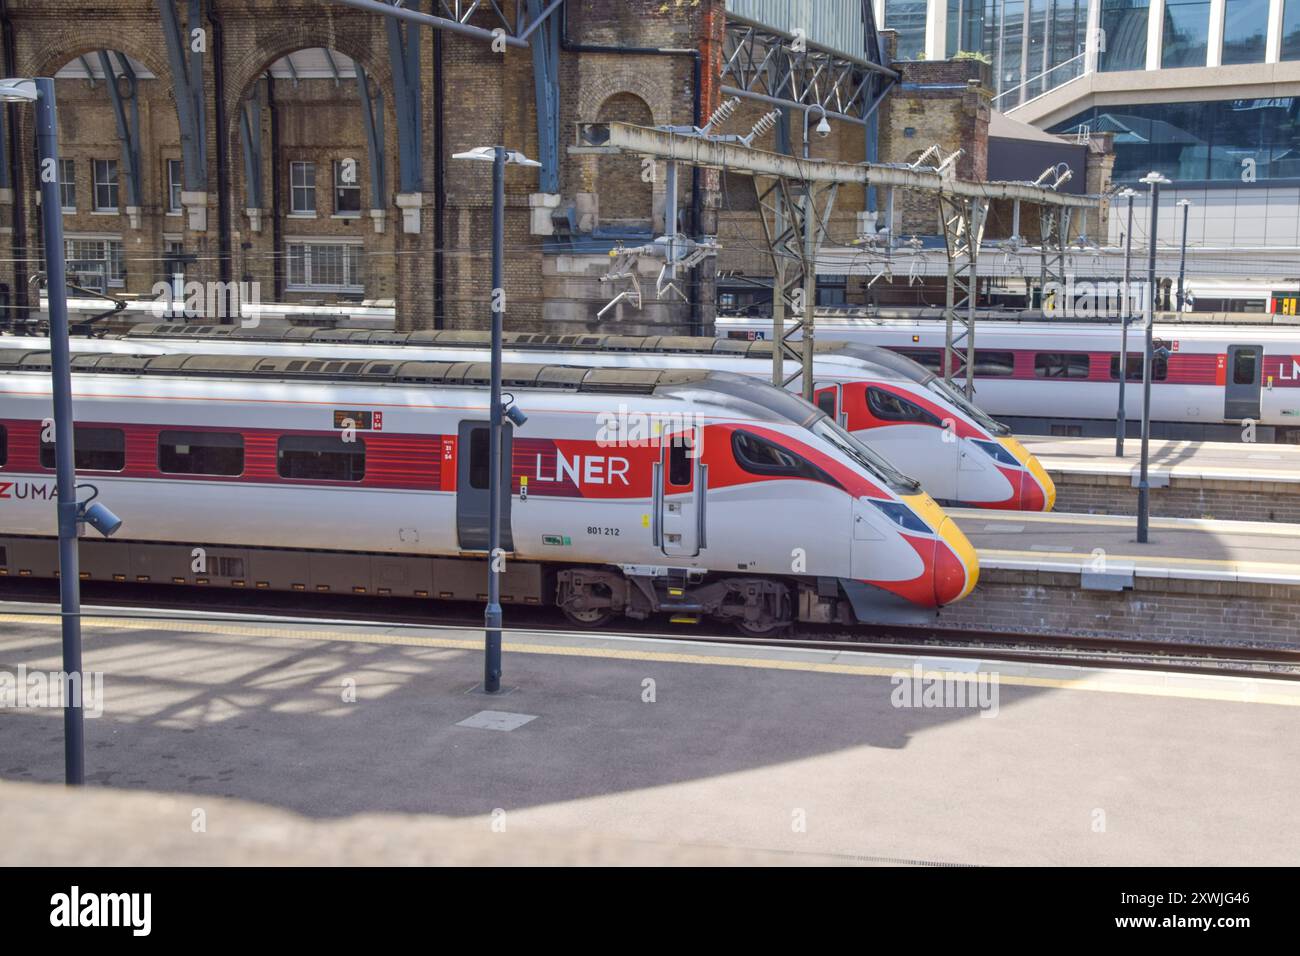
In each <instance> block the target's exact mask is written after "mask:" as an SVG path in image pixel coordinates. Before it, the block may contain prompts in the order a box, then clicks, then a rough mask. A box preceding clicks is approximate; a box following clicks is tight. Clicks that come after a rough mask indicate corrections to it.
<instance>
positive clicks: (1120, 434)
mask: <svg viewBox="0 0 1300 956" xmlns="http://www.w3.org/2000/svg"><path fill="white" fill-rule="evenodd" d="M1133 196H1134V193H1133V190H1131V189H1130V190H1129V191H1128V225H1127V226H1126V227H1125V232H1124V288H1123V302H1122V310H1121V312H1120V331H1119V409H1118V410H1117V411H1116V413H1115V455H1116V457H1118V458H1123V457H1124V435H1125V432H1127V431H1128V421H1127V418H1126V411H1127V409H1126V406H1125V404H1124V383H1125V382H1127V381H1128V324H1129V321H1130V320H1131V319H1132V318H1133V315H1132V306H1133V302H1132V299H1131V298H1130V297H1129V296H1130V291H1129V280H1130V278H1131V276H1132V266H1133Z"/></svg>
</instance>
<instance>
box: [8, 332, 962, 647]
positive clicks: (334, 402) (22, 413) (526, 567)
mask: <svg viewBox="0 0 1300 956" xmlns="http://www.w3.org/2000/svg"><path fill="white" fill-rule="evenodd" d="M11 342H12V340H0V574H5V575H10V576H33V577H51V576H53V574H54V571H55V568H56V567H57V559H56V554H55V547H54V539H53V535H54V532H55V510H54V507H53V502H52V498H53V494H54V475H53V446H52V445H50V444H48V443H46V442H44V441H43V440H42V439H43V425H42V423H43V421H44V420H46V419H48V418H49V416H50V414H51V397H50V384H49V371H48V361H49V355H48V352H45V351H33V350H31V349H25V348H12V347H9V348H5V347H4V346H5V345H9V344H10V343H11ZM317 366H319V367H317ZM486 377H487V367H486V366H485V365H481V364H475V363H470V362H455V363H453V362H424V361H397V362H395V361H391V360H381V359H356V360H347V361H339V362H337V363H336V362H325V361H313V360H306V359H303V358H291V357H287V356H236V355H193V356H182V355H157V356H132V355H121V354H111V353H104V354H93V353H90V354H88V353H79V354H77V355H75V356H74V376H73V389H74V411H75V414H76V418H77V422H78V426H77V431H76V448H75V454H76V462H77V469H78V481H79V482H80V483H83V484H90V485H94V486H95V488H96V489H97V490H98V493H99V495H100V496H101V498H102V500H103V501H105V502H106V503H107V504H108V505H110V506H111V507H112V509H113V510H114V511H115V512H116V513H117V514H118V515H120V516H121V518H122V519H123V525H122V529H121V531H120V532H119V533H118V535H117V537H116V538H114V539H112V540H107V541H100V540H94V539H87V540H84V541H83V542H82V556H83V565H82V566H83V574H84V575H85V576H87V577H90V578H93V579H102V580H114V581H150V582H164V583H165V582H171V583H176V584H190V585H200V586H202V585H207V586H211V587H233V588H241V587H243V588H249V589H269V590H293V591H322V592H323V591H333V592H339V591H342V592H349V593H359V594H373V595H379V596H387V595H393V596H407V597H411V596H414V597H428V598H442V599H465V600H476V599H481V597H482V595H483V592H484V591H485V590H486V588H485V581H484V579H485V570H486V569H485V565H484V563H483V559H484V554H483V552H485V550H486V546H487V513H488V484H489V482H488V464H487V462H488V434H489V432H488V425H487V417H488V415H487V407H486V405H487V399H488V391H487V388H486ZM505 378H506V385H507V388H508V390H509V392H510V393H511V396H512V400H513V402H514V404H515V405H517V406H518V407H519V408H520V409H522V410H523V411H524V412H525V413H526V415H527V421H526V423H525V424H524V425H523V427H522V428H519V429H511V428H507V435H506V444H507V447H506V455H505V458H504V461H506V462H507V463H508V466H509V476H508V477H509V488H510V492H509V495H508V496H507V498H506V500H505V501H504V502H503V516H504V517H503V520H504V524H505V527H504V534H503V545H504V547H505V549H506V550H507V551H508V552H509V553H510V557H509V560H508V562H507V567H506V571H505V578H504V580H503V586H502V596H503V600H504V601H506V602H516V603H518V602H524V603H539V604H543V603H544V604H551V603H554V604H556V605H558V606H559V607H560V608H561V609H563V611H564V612H565V613H566V614H567V615H568V616H569V617H570V618H571V619H573V620H574V621H577V622H580V623H582V624H586V625H599V624H602V623H604V622H605V621H607V620H609V619H610V618H612V617H613V616H614V615H616V614H619V613H623V614H628V615H631V616H633V617H641V618H643V617H647V616H649V615H651V614H655V613H668V614H672V615H675V616H686V617H688V618H694V619H699V618H701V617H704V616H709V617H713V618H716V619H721V620H726V621H730V622H733V623H735V624H736V625H738V626H739V627H741V628H742V629H744V630H746V631H748V632H751V633H755V634H762V633H770V632H772V631H774V630H777V629H780V628H782V627H784V626H786V625H788V624H790V623H792V622H794V621H810V622H823V623H831V622H843V623H852V622H854V621H882V620H914V619H920V618H924V617H926V616H932V615H933V609H934V608H936V607H938V606H940V605H943V604H947V603H949V602H952V601H956V600H958V599H960V598H962V597H964V596H965V595H966V594H968V593H969V592H970V590H971V588H972V587H973V586H974V584H975V581H976V578H977V575H978V562H977V559H976V556H975V552H974V550H973V548H972V547H971V545H970V543H969V542H968V541H967V540H966V538H965V536H964V535H963V534H962V533H961V531H960V530H958V528H957V527H956V525H955V524H954V523H953V522H952V521H951V520H950V519H949V518H948V517H947V516H946V515H945V514H944V513H943V511H942V510H941V509H940V508H939V507H938V505H936V504H935V503H934V501H933V500H932V499H930V498H929V496H927V495H926V494H924V493H923V492H920V491H919V490H918V489H917V488H916V486H915V485H914V484H910V485H909V484H908V483H907V482H906V480H905V479H902V480H895V479H894V478H892V477H891V475H890V474H889V473H887V472H883V471H881V470H879V469H878V468H877V467H876V466H875V465H874V464H873V463H872V462H871V461H870V460H868V459H866V458H864V457H863V456H862V455H861V454H860V453H859V451H858V443H857V442H855V441H854V440H853V439H852V438H851V437H850V436H848V435H847V434H846V433H845V432H844V431H843V430H842V429H840V428H839V427H838V426H837V425H836V424H835V423H834V422H833V421H831V420H829V419H827V418H826V417H825V416H824V415H821V414H820V413H818V412H816V410H813V409H809V408H808V406H807V405H805V404H803V403H799V404H800V406H801V407H802V408H804V409H807V410H808V411H809V412H810V413H811V414H810V415H809V417H808V421H807V422H806V423H804V424H799V423H796V422H794V421H792V420H791V416H790V412H789V410H788V409H785V408H782V407H780V406H782V405H785V404H788V403H790V402H792V401H795V400H794V399H793V397H792V396H790V395H788V394H787V393H785V392H783V391H781V390H779V389H775V388H773V387H771V386H770V385H765V384H763V383H761V382H757V381H755V380H753V379H751V378H747V377H743V376H737V375H731V374H728V373H725V372H714V371H702V370H633V369H592V368H574V367H560V366H545V365H522V366H520V365H510V366H507V367H506V371H505Z"/></svg>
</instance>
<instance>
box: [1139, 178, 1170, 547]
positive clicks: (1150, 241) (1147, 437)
mask: <svg viewBox="0 0 1300 956" xmlns="http://www.w3.org/2000/svg"><path fill="white" fill-rule="evenodd" d="M1142 182H1144V183H1146V184H1147V185H1149V186H1150V187H1151V223H1150V228H1149V230H1148V234H1147V294H1146V302H1145V303H1144V305H1145V306H1146V308H1145V310H1144V311H1145V313H1146V341H1145V343H1144V344H1143V348H1142V463H1141V465H1140V467H1139V471H1138V515H1137V539H1138V543H1139V544H1146V543H1147V538H1148V534H1149V527H1150V523H1151V482H1150V478H1149V475H1148V473H1147V464H1148V458H1149V451H1150V443H1151V359H1152V352H1153V337H1154V335H1155V328H1154V326H1155V317H1156V313H1155V304H1156V303H1155V295H1156V237H1157V236H1158V235H1159V221H1160V187H1161V186H1167V185H1169V183H1170V182H1171V180H1170V179H1169V178H1168V177H1166V176H1163V175H1161V174H1160V173H1158V172H1155V171H1152V172H1150V173H1147V174H1146V175H1145V176H1143V177H1142Z"/></svg>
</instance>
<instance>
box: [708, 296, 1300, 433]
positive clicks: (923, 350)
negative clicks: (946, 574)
mask: <svg viewBox="0 0 1300 956" xmlns="http://www.w3.org/2000/svg"><path fill="white" fill-rule="evenodd" d="M770 333H771V322H770V321H769V320H765V319H752V318H721V319H718V322H717V334H718V335H719V336H727V335H753V334H769V335H770ZM1153 335H1154V337H1155V339H1156V347H1157V352H1158V355H1157V357H1156V359H1155V361H1154V362H1153V363H1152V386H1151V420H1152V422H1154V423H1157V424H1158V425H1161V426H1162V428H1161V429H1160V432H1161V434H1162V435H1163V436H1164V437H1170V438H1187V439H1202V440H1209V439H1220V440H1239V439H1240V437H1241V435H1242V431H1243V427H1242V426H1243V423H1246V422H1253V423H1254V425H1255V429H1254V431H1255V436H1254V437H1255V439H1256V440H1258V441H1287V442H1295V441H1300V328H1296V329H1289V328H1287V327H1285V326H1241V325H1238V326H1232V325H1200V326H1198V325H1190V324H1184V323H1177V324H1169V325H1157V326H1156V327H1155V329H1154V330H1153ZM817 338H818V341H819V342H825V341H841V342H852V343H856V344H862V345H875V346H884V347H886V348H889V349H892V350H895V351H897V352H899V353H900V354H902V355H906V356H908V357H909V358H912V359H914V360H916V361H917V362H919V363H921V364H922V365H924V366H926V367H927V368H929V369H932V370H938V369H939V367H940V365H941V362H942V356H943V343H944V327H943V324H942V323H936V322H932V321H925V320H922V321H906V320H897V319H873V318H869V317H848V316H826V317H825V318H821V317H819V318H818V320H817ZM1143 338H1144V330H1143V329H1142V327H1141V323H1134V324H1131V325H1130V326H1129V336H1128V361H1127V365H1128V368H1127V383H1128V387H1127V388H1126V389H1125V402H1124V405H1125V416H1126V418H1127V419H1128V420H1129V422H1136V421H1137V420H1139V419H1140V417H1141V414H1142V388H1141V384H1142V348H1143ZM975 343H976V351H975V363H976V364H975V386H976V390H975V398H976V400H977V401H978V403H979V406H980V408H982V409H984V410H985V411H987V412H988V413H989V414H990V415H994V416H996V417H997V418H999V419H1000V420H1003V421H1006V422H1007V423H1009V424H1011V425H1012V426H1013V427H1014V428H1016V429H1017V430H1034V431H1046V430H1047V426H1048V425H1049V423H1050V424H1051V425H1052V426H1053V427H1054V428H1055V429H1056V430H1057V431H1058V432H1063V433H1066V434H1071V433H1077V434H1114V431H1115V418H1116V413H1117V410H1118V383H1119V374H1120V369H1119V366H1120V328H1119V326H1118V325H1103V324H1099V323H1068V322H1020V321H1010V320H1006V319H1000V320H990V321H986V322H981V323H980V324H979V325H978V326H977V328H976V333H975ZM958 374H964V372H960V371H959V373H958ZM1134 386H1136V387H1134Z"/></svg>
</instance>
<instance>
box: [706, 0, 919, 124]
mask: <svg viewBox="0 0 1300 956" xmlns="http://www.w3.org/2000/svg"><path fill="white" fill-rule="evenodd" d="M868 32H869V33H871V34H872V36H873V38H874V30H873V29H872V25H871V24H868ZM722 55H723V64H722V92H723V93H726V94H728V95H732V96H741V97H747V98H751V99H758V100H763V101H766V102H770V103H775V104H777V105H784V106H786V107H790V108H795V109H810V108H812V107H821V108H822V109H824V110H825V111H826V113H827V114H828V115H830V116H837V117H839V118H840V119H841V120H847V121H849V122H853V123H860V124H865V123H866V122H867V121H868V120H869V119H870V117H871V115H872V114H873V113H874V112H875V109H876V107H877V106H878V105H879V104H880V100H881V98H882V97H883V96H884V94H885V91H886V90H887V89H888V87H889V84H890V83H892V82H893V81H894V80H896V79H897V78H898V74H897V73H896V72H894V71H893V70H891V69H889V68H888V67H885V66H882V65H880V64H879V63H875V62H873V61H871V60H867V59H864V58H860V57H854V56H849V55H847V54H844V53H840V52H838V51H835V50H832V49H830V48H829V47H824V46H820V45H818V44H816V43H812V42H810V41H808V40H806V39H803V38H801V37H795V36H792V35H791V34H788V33H785V32H783V31H781V30H776V29H774V28H772V27H768V26H763V25H762V24H759V23H756V22H754V21H752V20H746V19H745V18H743V17H738V16H735V15H734V14H728V15H727V27H726V34H725V37H724V40H723V54H722Z"/></svg>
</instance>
